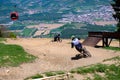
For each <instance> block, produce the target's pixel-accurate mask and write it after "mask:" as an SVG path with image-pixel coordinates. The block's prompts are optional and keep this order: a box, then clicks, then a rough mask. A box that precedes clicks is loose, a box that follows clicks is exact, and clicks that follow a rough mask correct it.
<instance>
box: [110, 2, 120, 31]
mask: <svg viewBox="0 0 120 80" xmlns="http://www.w3.org/2000/svg"><path fill="white" fill-rule="evenodd" d="M111 5H112V7H113V9H114V11H115V13H114V14H113V17H114V18H115V20H116V21H117V22H118V23H117V32H120V0H113V3H111Z"/></svg>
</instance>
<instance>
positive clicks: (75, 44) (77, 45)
mask: <svg viewBox="0 0 120 80" xmlns="http://www.w3.org/2000/svg"><path fill="white" fill-rule="evenodd" d="M72 44H73V45H74V46H75V47H76V48H82V44H81V43H80V42H79V39H78V38H75V39H74V40H72Z"/></svg>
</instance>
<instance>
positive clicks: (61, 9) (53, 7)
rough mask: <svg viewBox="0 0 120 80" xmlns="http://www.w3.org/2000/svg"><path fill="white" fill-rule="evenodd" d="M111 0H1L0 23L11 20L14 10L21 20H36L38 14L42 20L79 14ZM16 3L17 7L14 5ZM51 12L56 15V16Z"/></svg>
mask: <svg viewBox="0 0 120 80" xmlns="http://www.w3.org/2000/svg"><path fill="white" fill-rule="evenodd" d="M110 1H111V0H0V12H1V13H0V23H1V22H9V21H10V19H9V14H10V12H12V11H18V12H19V14H20V20H22V21H23V20H30V19H33V20H34V18H35V17H36V16H37V18H38V16H39V17H41V18H40V20H49V21H50V20H58V19H60V18H62V16H63V15H64V14H68V13H73V14H78V13H79V12H82V11H84V10H88V9H89V10H94V9H96V8H97V7H99V6H102V5H110ZM15 5H16V8H15V7H14V6H15ZM51 14H53V15H56V16H55V17H54V16H52V15H51ZM46 16H47V17H46ZM43 17H44V18H43ZM48 17H49V18H48ZM37 20H38V19H37Z"/></svg>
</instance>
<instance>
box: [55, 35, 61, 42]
mask: <svg viewBox="0 0 120 80" xmlns="http://www.w3.org/2000/svg"><path fill="white" fill-rule="evenodd" d="M54 41H59V42H60V41H61V40H60V33H57V34H56V35H55V36H54Z"/></svg>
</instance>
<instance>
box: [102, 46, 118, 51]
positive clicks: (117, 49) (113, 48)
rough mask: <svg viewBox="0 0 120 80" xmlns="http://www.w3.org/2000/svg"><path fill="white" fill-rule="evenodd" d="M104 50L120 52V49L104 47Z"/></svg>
mask: <svg viewBox="0 0 120 80" xmlns="http://www.w3.org/2000/svg"><path fill="white" fill-rule="evenodd" d="M104 49H108V50H114V51H120V47H112V46H110V47H104Z"/></svg>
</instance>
